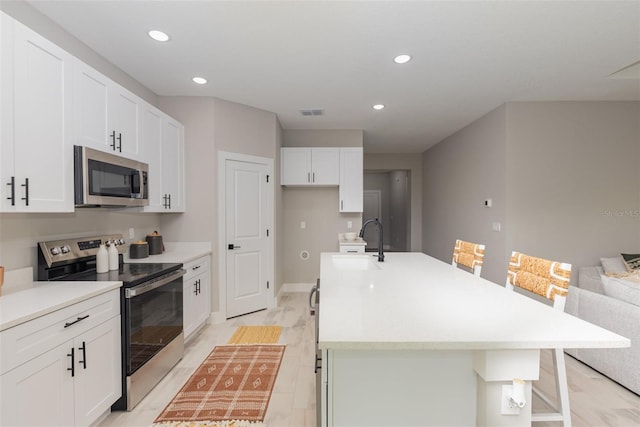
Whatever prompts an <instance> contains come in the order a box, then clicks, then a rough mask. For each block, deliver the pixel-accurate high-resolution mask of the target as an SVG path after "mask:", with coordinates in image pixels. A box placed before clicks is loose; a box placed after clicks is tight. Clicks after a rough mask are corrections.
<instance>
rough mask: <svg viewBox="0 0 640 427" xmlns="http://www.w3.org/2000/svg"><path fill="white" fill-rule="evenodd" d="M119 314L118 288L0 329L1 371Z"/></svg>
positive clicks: (15, 365) (13, 366)
mask: <svg viewBox="0 0 640 427" xmlns="http://www.w3.org/2000/svg"><path fill="white" fill-rule="evenodd" d="M119 314H120V289H114V290H112V291H109V292H106V293H104V294H102V295H98V296H95V297H93V298H89V299H87V300H85V301H82V302H79V303H77V304H73V305H71V306H69V307H65V308H62V309H60V310H57V311H54V312H53V313H50V314H47V315H45V316H42V317H38V318H37V319H34V320H31V321H29V322H26V323H23V324H21V325H18V326H15V327H13V328H9V329H6V330H4V331H2V332H0V361H1V363H0V374H4V373H5V372H8V371H10V370H11V369H13V368H15V367H17V366H19V365H21V364H23V363H25V362H27V361H29V360H31V359H33V358H34V357H36V356H39V355H40V354H42V353H44V352H46V351H48V350H51V349H52V348H55V347H57V346H58V345H60V344H62V343H64V342H65V341H68V340H70V339H73V338H74V337H76V336H78V335H79V334H81V333H84V332H86V331H87V330H89V329H91V328H93V327H95V326H97V325H99V324H101V323H103V322H105V321H106V320H109V319H111V318H112V317H114V316H117V315H119Z"/></svg>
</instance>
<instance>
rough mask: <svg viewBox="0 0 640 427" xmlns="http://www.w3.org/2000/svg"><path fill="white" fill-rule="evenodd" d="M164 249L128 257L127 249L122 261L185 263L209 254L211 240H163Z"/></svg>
mask: <svg viewBox="0 0 640 427" xmlns="http://www.w3.org/2000/svg"><path fill="white" fill-rule="evenodd" d="M164 249H165V251H164V252H163V253H161V254H159V255H149V256H148V257H147V258H129V251H127V252H126V253H125V254H124V262H139V263H154V262H179V263H182V264H185V263H187V262H190V261H193V260H196V259H198V258H201V257H203V256H205V255H211V242H165V243H164Z"/></svg>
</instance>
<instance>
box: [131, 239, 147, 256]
mask: <svg viewBox="0 0 640 427" xmlns="http://www.w3.org/2000/svg"><path fill="white" fill-rule="evenodd" d="M148 256H149V244H148V243H147V242H143V241H140V240H138V241H137V242H136V243H132V244H131V245H130V246H129V258H131V259H140V258H146V257H148Z"/></svg>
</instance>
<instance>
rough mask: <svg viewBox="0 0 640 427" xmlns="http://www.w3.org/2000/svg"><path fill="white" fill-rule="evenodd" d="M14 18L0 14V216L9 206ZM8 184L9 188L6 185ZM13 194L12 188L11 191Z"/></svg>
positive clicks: (11, 162)
mask: <svg viewBox="0 0 640 427" xmlns="http://www.w3.org/2000/svg"><path fill="white" fill-rule="evenodd" d="M13 23H14V20H13V18H11V17H9V15H7V14H5V13H3V12H0V94H1V95H2V96H0V179H1V180H2V181H0V189H1V190H0V194H1V195H2V197H1V198H0V212H7V211H9V212H10V211H12V210H15V207H14V205H12V204H11V200H10V199H11V194H12V188H11V178H12V177H13V179H14V181H15V175H14V167H13ZM7 184H8V185H7ZM14 194H15V188H14Z"/></svg>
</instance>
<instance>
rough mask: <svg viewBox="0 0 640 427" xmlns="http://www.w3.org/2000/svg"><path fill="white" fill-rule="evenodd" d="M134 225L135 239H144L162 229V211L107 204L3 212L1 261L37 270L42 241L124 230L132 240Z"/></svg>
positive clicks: (9, 267) (10, 267)
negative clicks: (38, 211)
mask: <svg viewBox="0 0 640 427" xmlns="http://www.w3.org/2000/svg"><path fill="white" fill-rule="evenodd" d="M130 227H132V228H134V230H135V236H134V239H136V240H137V239H144V238H145V236H146V235H147V234H150V233H152V232H153V231H154V230H160V228H159V227H160V219H159V215H158V214H151V213H141V212H136V211H135V209H132V210H131V211H128V210H126V209H105V208H99V209H94V208H90V209H78V210H77V211H76V212H74V213H52V214H31V213H29V214H26V213H20V214H18V213H1V214H0V265H3V266H4V267H5V268H6V269H7V270H15V269H18V268H25V267H33V269H34V273H35V271H36V270H37V268H36V266H37V251H36V248H37V243H38V242H41V241H47V240H58V239H64V238H67V237H85V236H87V237H88V236H95V235H101V234H112V233H121V234H122V235H123V236H124V237H125V239H126V240H127V242H129V241H130V239H129V228H130Z"/></svg>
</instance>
